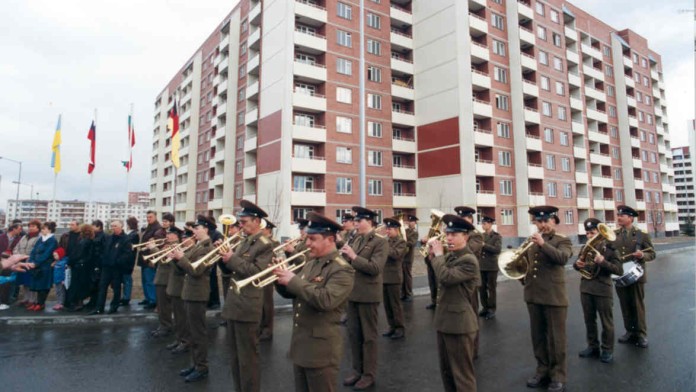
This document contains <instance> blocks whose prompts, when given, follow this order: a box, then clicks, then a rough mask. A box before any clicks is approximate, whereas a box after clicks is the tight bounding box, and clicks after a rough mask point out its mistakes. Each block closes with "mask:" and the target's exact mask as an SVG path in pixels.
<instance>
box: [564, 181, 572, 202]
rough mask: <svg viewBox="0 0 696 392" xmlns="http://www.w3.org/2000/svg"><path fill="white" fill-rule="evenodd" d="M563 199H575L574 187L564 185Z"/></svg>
mask: <svg viewBox="0 0 696 392" xmlns="http://www.w3.org/2000/svg"><path fill="white" fill-rule="evenodd" d="M563 197H564V198H565V199H570V198H572V197H573V185H571V184H563Z"/></svg>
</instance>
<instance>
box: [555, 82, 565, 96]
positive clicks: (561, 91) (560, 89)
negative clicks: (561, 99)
mask: <svg viewBox="0 0 696 392" xmlns="http://www.w3.org/2000/svg"><path fill="white" fill-rule="evenodd" d="M556 94H558V95H560V96H564V95H565V84H564V83H563V82H558V81H557V82H556Z"/></svg>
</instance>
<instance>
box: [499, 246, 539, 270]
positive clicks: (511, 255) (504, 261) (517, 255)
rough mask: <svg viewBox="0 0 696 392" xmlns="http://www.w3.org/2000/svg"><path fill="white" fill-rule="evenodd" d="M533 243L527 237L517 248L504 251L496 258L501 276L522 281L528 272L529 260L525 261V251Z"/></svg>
mask: <svg viewBox="0 0 696 392" xmlns="http://www.w3.org/2000/svg"><path fill="white" fill-rule="evenodd" d="M532 245H534V243H533V242H532V237H528V238H527V239H526V240H525V241H524V242H523V243H522V245H520V247H519V248H517V249H515V250H506V251H505V252H503V253H501V254H500V256H498V268H499V269H500V272H502V273H503V275H505V276H507V277H508V278H510V279H515V280H517V279H522V278H524V277H525V276H526V275H527V272H529V260H528V259H527V255H526V254H525V253H527V249H529V248H530V247H531V246H532Z"/></svg>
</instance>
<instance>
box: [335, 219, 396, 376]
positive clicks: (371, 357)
mask: <svg viewBox="0 0 696 392" xmlns="http://www.w3.org/2000/svg"><path fill="white" fill-rule="evenodd" d="M353 212H354V213H355V218H354V219H355V220H356V221H357V222H358V226H357V230H358V233H357V235H356V236H355V237H353V240H352V241H351V242H350V244H347V245H344V246H343V247H342V248H341V253H342V254H343V255H345V257H346V258H347V259H348V261H349V262H350V263H351V265H352V266H353V268H354V269H355V285H354V286H353V291H352V292H351V294H350V297H348V340H349V341H350V348H351V353H352V364H353V371H352V374H351V375H350V376H348V377H347V378H346V379H344V380H343V385H346V386H351V385H352V386H353V389H355V390H364V389H367V388H369V387H370V386H372V385H373V384H374V383H375V378H376V376H377V335H378V332H377V320H378V315H379V303H380V302H382V270H383V269H384V264H385V263H386V262H387V255H388V254H389V243H388V242H387V240H386V239H385V238H383V237H380V236H379V235H377V233H375V230H374V219H375V216H376V214H375V213H374V212H373V211H370V210H368V209H367V208H362V207H353Z"/></svg>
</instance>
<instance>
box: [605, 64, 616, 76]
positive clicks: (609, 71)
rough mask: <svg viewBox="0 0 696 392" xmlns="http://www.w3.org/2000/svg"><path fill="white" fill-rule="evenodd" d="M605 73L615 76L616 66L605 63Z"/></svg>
mask: <svg viewBox="0 0 696 392" xmlns="http://www.w3.org/2000/svg"><path fill="white" fill-rule="evenodd" d="M604 74H605V75H607V76H609V77H610V78H611V77H614V67H612V66H611V65H605V66H604Z"/></svg>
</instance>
